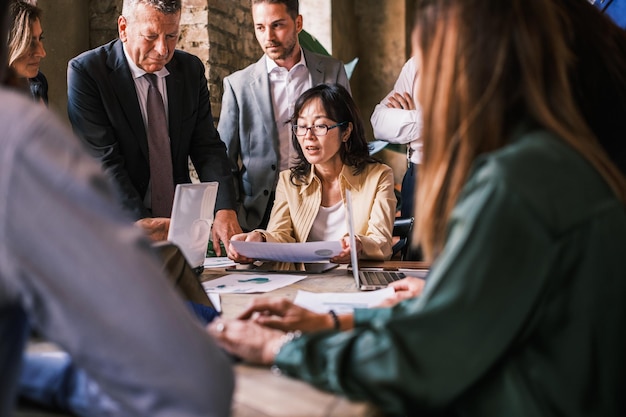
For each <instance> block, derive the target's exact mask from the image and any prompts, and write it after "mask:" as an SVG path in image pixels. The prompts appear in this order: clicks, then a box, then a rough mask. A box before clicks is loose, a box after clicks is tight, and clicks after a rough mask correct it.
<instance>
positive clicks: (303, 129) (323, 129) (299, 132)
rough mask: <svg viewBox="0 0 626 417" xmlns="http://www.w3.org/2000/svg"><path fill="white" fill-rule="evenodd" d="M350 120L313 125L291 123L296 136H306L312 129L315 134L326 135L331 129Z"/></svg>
mask: <svg viewBox="0 0 626 417" xmlns="http://www.w3.org/2000/svg"><path fill="white" fill-rule="evenodd" d="M346 123H348V122H341V123H337V124H336V125H332V126H328V125H313V126H300V125H291V129H292V130H293V134H294V135H296V136H306V133H307V132H308V131H309V130H310V131H311V132H313V134H314V135H315V136H324V135H326V134H327V133H328V131H329V130H330V129H334V128H336V127H339V126H343V125H345V124H346Z"/></svg>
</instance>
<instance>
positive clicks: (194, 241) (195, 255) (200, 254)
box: [167, 182, 219, 271]
mask: <svg viewBox="0 0 626 417" xmlns="http://www.w3.org/2000/svg"><path fill="white" fill-rule="evenodd" d="M218 185H219V184H218V183H217V182H202V183H199V184H178V185H177V186H176V190H175V192H174V204H173V206H172V217H171V219H170V229H169V231H168V234H167V240H169V241H170V242H173V243H175V244H176V245H177V246H178V247H179V248H180V250H181V251H182V252H183V255H185V259H186V260H187V262H188V263H189V265H191V267H192V268H194V270H196V271H198V270H200V271H201V270H202V269H203V266H204V258H205V257H206V252H207V247H208V245H209V238H210V237H211V226H212V225H213V217H214V214H213V211H214V209H215V200H216V199H217V187H218Z"/></svg>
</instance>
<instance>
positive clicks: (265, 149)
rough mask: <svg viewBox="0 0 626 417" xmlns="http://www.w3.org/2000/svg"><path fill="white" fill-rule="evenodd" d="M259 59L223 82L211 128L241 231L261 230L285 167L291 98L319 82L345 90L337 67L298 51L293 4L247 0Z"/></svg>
mask: <svg viewBox="0 0 626 417" xmlns="http://www.w3.org/2000/svg"><path fill="white" fill-rule="evenodd" d="M252 18H253V21H254V29H255V34H256V38H257V40H258V41H259V44H260V45H261V48H263V50H264V51H265V54H264V55H263V56H262V57H261V59H260V60H259V61H258V62H256V63H255V64H252V65H250V66H248V67H247V68H245V69H243V70H240V71H237V72H235V73H233V74H231V75H230V76H228V77H226V78H224V95H223V97H222V110H221V114H220V120H219V124H218V127H217V130H218V131H219V134H220V137H221V138H222V140H223V141H224V143H226V147H227V148H228V157H229V159H230V162H231V169H232V170H233V174H234V176H235V181H236V184H237V193H236V194H237V200H238V213H237V214H238V220H239V224H240V225H241V228H242V229H243V230H245V231H250V230H254V229H256V228H264V227H265V226H266V225H267V221H268V219H269V213H270V211H271V208H272V204H273V202H274V190H275V187H276V181H277V178H278V173H279V172H280V171H282V170H284V169H288V168H289V159H290V154H291V153H292V152H293V150H292V149H291V146H292V144H291V126H290V124H289V123H287V120H288V119H289V118H290V117H291V113H292V112H293V105H294V103H295V101H296V99H297V98H298V97H299V96H300V94H302V93H303V92H304V91H306V90H308V89H309V88H311V87H313V86H315V85H318V84H322V83H338V84H341V85H343V86H344V87H346V88H347V89H348V91H350V84H349V82H348V77H347V75H346V71H345V69H344V66H343V64H342V63H341V62H340V61H338V60H336V59H334V58H331V57H327V56H322V55H318V54H314V53H312V52H309V51H307V50H305V49H302V48H301V47H300V44H299V42H298V33H299V32H300V31H301V30H302V16H301V15H300V14H299V12H298V0H252Z"/></svg>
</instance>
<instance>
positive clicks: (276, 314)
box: [239, 298, 335, 332]
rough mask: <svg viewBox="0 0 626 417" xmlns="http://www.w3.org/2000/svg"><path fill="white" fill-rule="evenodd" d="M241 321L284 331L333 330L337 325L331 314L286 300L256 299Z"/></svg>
mask: <svg viewBox="0 0 626 417" xmlns="http://www.w3.org/2000/svg"><path fill="white" fill-rule="evenodd" d="M239 319H241V320H251V321H254V322H255V323H258V324H260V325H262V326H266V327H271V328H273V329H278V330H282V331H294V330H300V331H302V332H313V331H318V330H328V329H333V328H334V324H335V323H334V321H333V319H332V317H331V315H330V314H320V313H314V312H312V311H310V310H307V309H305V308H302V307H299V306H297V305H295V304H294V303H293V302H291V301H289V300H287V299H286V298H256V299H254V300H253V301H252V304H251V305H250V307H248V308H247V309H246V311H244V312H243V313H241V315H239Z"/></svg>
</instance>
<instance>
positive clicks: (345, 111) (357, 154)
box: [289, 84, 378, 185]
mask: <svg viewBox="0 0 626 417" xmlns="http://www.w3.org/2000/svg"><path fill="white" fill-rule="evenodd" d="M316 98H317V99H319V100H320V101H321V102H322V107H323V108H324V110H325V111H326V117H328V118H329V119H331V120H334V121H335V122H337V123H343V122H349V123H352V132H351V133H350V137H348V140H347V141H346V142H344V143H343V145H342V146H341V148H340V149H339V155H340V157H341V161H342V162H343V163H344V165H348V166H351V167H353V173H354V174H355V175H358V174H360V173H361V172H362V171H363V169H364V168H365V166H366V165H367V164H371V163H375V162H378V160H376V159H375V158H372V157H371V156H370V154H369V148H368V145H367V139H366V138H365V129H364V128H363V120H362V119H361V114H360V112H359V109H358V108H357V106H356V104H355V103H354V100H353V99H352V96H351V95H350V93H349V92H348V90H346V88H345V87H343V86H342V85H339V84H320V85H318V86H316V87H313V88H310V89H309V90H307V91H305V92H304V93H302V95H301V96H300V97H298V100H296V104H295V106H294V111H293V115H292V116H291V119H290V120H289V122H291V124H295V123H297V121H298V117H299V115H300V112H301V111H302V108H303V107H304V106H306V105H307V104H309V103H310V102H311V101H312V100H314V99H316ZM347 128H348V123H346V124H345V125H343V126H339V127H337V129H340V132H341V133H343V132H345V131H346V129H347ZM292 141H293V147H294V149H295V150H296V152H297V154H298V156H297V158H296V161H295V162H296V165H295V166H294V167H292V168H291V176H290V179H291V182H292V183H293V184H294V185H295V184H296V182H300V183H305V182H306V178H307V176H308V175H309V173H310V172H311V164H310V163H309V162H308V161H307V160H306V158H305V157H304V153H303V152H302V149H301V148H300V144H299V143H298V138H297V137H296V135H295V134H293V133H292Z"/></svg>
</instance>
